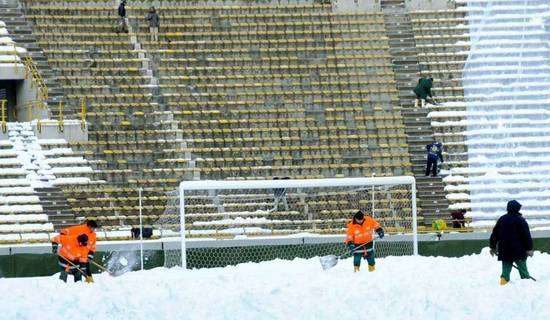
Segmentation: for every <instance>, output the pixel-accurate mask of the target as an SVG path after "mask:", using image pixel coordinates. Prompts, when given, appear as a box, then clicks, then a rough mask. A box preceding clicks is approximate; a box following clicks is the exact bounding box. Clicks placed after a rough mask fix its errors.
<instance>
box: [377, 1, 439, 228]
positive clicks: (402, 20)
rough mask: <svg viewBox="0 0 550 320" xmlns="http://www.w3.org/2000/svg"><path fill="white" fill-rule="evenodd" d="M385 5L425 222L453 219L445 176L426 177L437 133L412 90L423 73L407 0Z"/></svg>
mask: <svg viewBox="0 0 550 320" xmlns="http://www.w3.org/2000/svg"><path fill="white" fill-rule="evenodd" d="M381 7H382V12H383V13H384V24H385V26H386V30H387V33H388V38H389V46H390V49H389V52H390V54H391V56H392V66H393V71H394V73H395V79H396V83H397V88H398V90H399V104H400V106H401V107H402V109H401V114H402V115H403V122H404V124H405V126H406V128H405V132H406V134H407V143H408V146H409V153H410V155H411V162H412V165H413V166H412V170H413V173H414V176H415V178H416V180H417V187H418V206H419V211H420V213H421V214H422V216H423V217H424V224H426V225H431V222H432V221H433V220H434V219H440V218H441V219H444V220H448V219H449V217H450V214H449V210H448V205H449V203H448V201H447V199H446V198H445V190H444V183H443V182H442V180H441V178H440V177H437V178H433V177H426V176H425V167H426V149H425V146H426V145H427V144H429V143H430V142H431V141H432V139H433V136H434V132H433V129H432V126H431V124H430V119H429V118H428V112H429V109H427V108H414V100H415V95H414V93H413V92H412V90H413V88H414V87H415V86H416V83H417V81H418V78H419V76H420V74H421V73H420V66H419V59H418V55H417V50H416V43H415V40H414V34H413V28H412V24H411V18H410V14H409V13H408V11H407V10H406V8H405V1H404V0H382V1H381Z"/></svg>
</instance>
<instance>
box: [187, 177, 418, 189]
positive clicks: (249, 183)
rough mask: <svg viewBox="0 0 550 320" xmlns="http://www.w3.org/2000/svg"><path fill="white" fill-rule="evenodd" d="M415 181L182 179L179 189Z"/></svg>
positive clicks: (406, 179)
mask: <svg viewBox="0 0 550 320" xmlns="http://www.w3.org/2000/svg"><path fill="white" fill-rule="evenodd" d="M414 183H415V179H414V177H411V176H396V177H373V178H332V179H292V180H230V181H225V180H201V181H182V182H181V183H180V190H183V191H187V190H216V189H273V188H311V187H321V188H322V187H344V186H348V187H353V186H375V185H376V186H384V185H396V184H410V185H413V184H414Z"/></svg>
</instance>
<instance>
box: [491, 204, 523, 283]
mask: <svg viewBox="0 0 550 320" xmlns="http://www.w3.org/2000/svg"><path fill="white" fill-rule="evenodd" d="M520 209H521V204H520V203H519V202H517V201H516V200H512V201H510V202H508V205H507V208H506V211H507V213H506V214H505V215H503V216H502V217H500V218H499V219H498V221H497V223H496V225H495V227H494V228H493V233H492V234H491V238H490V243H489V246H490V248H491V255H495V254H497V255H498V260H499V261H502V274H501V276H500V284H501V285H505V284H506V283H508V281H510V272H511V271H512V265H513V264H514V263H515V264H516V266H517V268H518V270H519V275H520V277H521V278H522V279H528V278H530V275H529V271H527V256H530V257H532V256H533V240H532V239H531V232H530V231H529V225H528V224H527V221H525V219H524V218H523V217H522V216H521V213H520V212H519V210H520Z"/></svg>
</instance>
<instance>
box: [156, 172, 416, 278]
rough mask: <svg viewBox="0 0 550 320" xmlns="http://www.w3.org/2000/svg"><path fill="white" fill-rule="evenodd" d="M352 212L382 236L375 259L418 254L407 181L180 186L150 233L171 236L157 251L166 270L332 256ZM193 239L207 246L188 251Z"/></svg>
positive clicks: (412, 186) (411, 192) (189, 183)
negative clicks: (365, 218) (377, 227)
mask: <svg viewBox="0 0 550 320" xmlns="http://www.w3.org/2000/svg"><path fill="white" fill-rule="evenodd" d="M358 210H361V211H363V212H365V213H366V214H367V215H370V216H372V217H373V218H374V219H376V220H377V221H378V222H379V223H380V225H381V226H382V227H383V228H384V229H385V231H386V234H387V237H386V238H384V239H383V240H377V241H375V250H376V254H377V256H388V255H413V254H417V253H418V245H417V217H416V215H417V210H416V186H415V180H414V178H413V177H409V176H400V177H376V178H334V179H305V180H298V179H285V178H281V179H274V180H251V181H248V180H247V181H213V180H205V181H183V182H181V183H180V187H179V190H176V191H173V192H170V193H169V194H168V203H167V206H166V211H165V212H164V214H163V215H161V216H159V219H158V221H157V223H156V228H158V229H159V230H160V233H161V237H162V238H163V239H169V238H170V237H174V239H173V241H169V242H167V245H166V246H165V248H164V252H165V266H167V267H170V266H176V265H180V266H184V267H186V266H187V264H188V262H189V266H190V267H210V266H223V265H228V264H235V263H241V262H247V261H267V260H272V259H276V258H286V259H292V258H296V257H302V258H309V257H313V256H317V255H323V254H334V253H338V252H340V251H342V250H345V247H344V244H343V235H344V234H345V230H346V225H347V223H348V222H349V221H350V219H351V217H352V216H353V214H354V213H355V212H357V211H358ZM199 239H201V240H211V241H200V243H201V247H196V246H193V245H192V243H193V241H194V240H199ZM168 243H169V245H168ZM188 243H189V246H187V244H188ZM182 253H183V254H182Z"/></svg>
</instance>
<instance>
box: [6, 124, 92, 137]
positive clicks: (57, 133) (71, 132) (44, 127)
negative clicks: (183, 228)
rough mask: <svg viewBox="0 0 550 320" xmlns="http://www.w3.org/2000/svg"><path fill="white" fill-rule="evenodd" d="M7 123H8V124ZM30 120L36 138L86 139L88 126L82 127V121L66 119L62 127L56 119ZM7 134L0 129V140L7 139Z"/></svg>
mask: <svg viewBox="0 0 550 320" xmlns="http://www.w3.org/2000/svg"><path fill="white" fill-rule="evenodd" d="M8 125H9V124H8ZM40 127H41V128H40V129H39V128H38V122H37V121H33V122H32V130H33V131H34V134H35V135H36V137H37V138H38V139H65V140H67V141H68V142H83V141H88V127H87V126H86V127H85V128H84V129H83V128H82V123H81V122H80V121H78V120H67V121H64V123H63V128H62V129H61V128H60V127H59V122H58V121H57V120H42V121H40ZM8 138H9V137H8V134H7V133H4V132H2V130H0V140H8Z"/></svg>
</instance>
